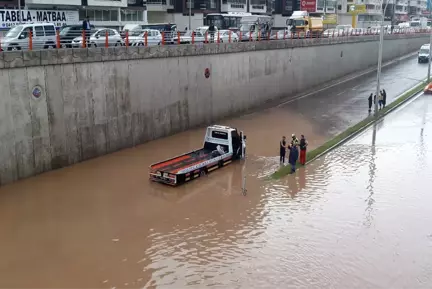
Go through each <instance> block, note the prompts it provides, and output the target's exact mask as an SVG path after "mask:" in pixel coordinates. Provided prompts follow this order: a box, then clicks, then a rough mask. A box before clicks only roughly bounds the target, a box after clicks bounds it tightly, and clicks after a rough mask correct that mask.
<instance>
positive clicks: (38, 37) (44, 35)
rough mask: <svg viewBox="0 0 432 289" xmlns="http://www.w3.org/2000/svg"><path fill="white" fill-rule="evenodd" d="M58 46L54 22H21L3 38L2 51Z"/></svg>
mask: <svg viewBox="0 0 432 289" xmlns="http://www.w3.org/2000/svg"><path fill="white" fill-rule="evenodd" d="M30 33H31V35H32V42H31V45H32V49H33V50H39V49H46V48H56V28H55V26H54V24H52V23H30V24H21V25H17V26H15V27H13V28H11V29H10V30H9V31H8V32H7V33H6V35H5V37H4V38H3V39H2V40H1V51H10V50H22V49H29V48H30V47H29V46H30V41H29V40H30V39H29V38H30Z"/></svg>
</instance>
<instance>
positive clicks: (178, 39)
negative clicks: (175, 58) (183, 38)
mask: <svg viewBox="0 0 432 289" xmlns="http://www.w3.org/2000/svg"><path fill="white" fill-rule="evenodd" d="M180 43H181V42H180V31H177V44H178V45H180Z"/></svg>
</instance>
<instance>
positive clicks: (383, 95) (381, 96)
mask: <svg viewBox="0 0 432 289" xmlns="http://www.w3.org/2000/svg"><path fill="white" fill-rule="evenodd" d="M372 96H373V103H376V101H377V95H376V94H375V95H374V94H373V93H371V94H370V95H369V97H368V101H369V112H371V111H372ZM386 102H387V92H386V91H385V89H383V90H381V91H380V93H379V95H378V105H379V109H382V108H384V107H385V106H386Z"/></svg>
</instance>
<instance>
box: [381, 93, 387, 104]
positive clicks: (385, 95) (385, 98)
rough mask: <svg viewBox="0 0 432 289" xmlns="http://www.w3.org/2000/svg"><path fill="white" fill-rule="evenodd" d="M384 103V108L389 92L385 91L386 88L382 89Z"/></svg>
mask: <svg viewBox="0 0 432 289" xmlns="http://www.w3.org/2000/svg"><path fill="white" fill-rule="evenodd" d="M382 96H383V97H382V104H383V108H384V107H385V106H386V101H387V92H386V91H385V89H383V90H382Z"/></svg>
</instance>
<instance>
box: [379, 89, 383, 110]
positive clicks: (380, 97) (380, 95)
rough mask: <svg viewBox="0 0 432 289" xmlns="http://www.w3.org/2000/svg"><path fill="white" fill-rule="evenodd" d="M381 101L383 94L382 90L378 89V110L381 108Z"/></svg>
mask: <svg viewBox="0 0 432 289" xmlns="http://www.w3.org/2000/svg"><path fill="white" fill-rule="evenodd" d="M382 103H383V95H382V91H380V93H379V95H378V105H379V109H380V110H381V108H382Z"/></svg>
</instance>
